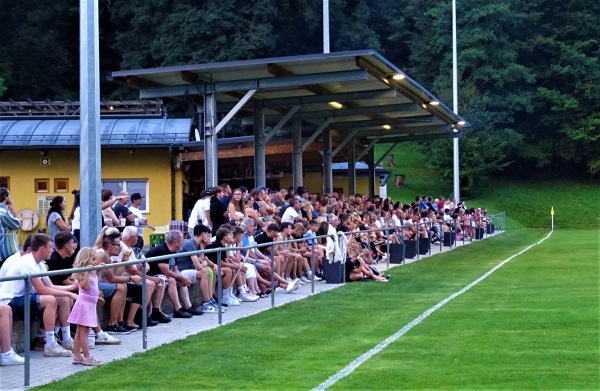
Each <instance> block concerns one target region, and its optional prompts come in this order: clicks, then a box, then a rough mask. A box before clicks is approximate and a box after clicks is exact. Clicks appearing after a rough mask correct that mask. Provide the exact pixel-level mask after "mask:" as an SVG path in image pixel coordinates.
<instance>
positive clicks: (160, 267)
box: [146, 231, 202, 322]
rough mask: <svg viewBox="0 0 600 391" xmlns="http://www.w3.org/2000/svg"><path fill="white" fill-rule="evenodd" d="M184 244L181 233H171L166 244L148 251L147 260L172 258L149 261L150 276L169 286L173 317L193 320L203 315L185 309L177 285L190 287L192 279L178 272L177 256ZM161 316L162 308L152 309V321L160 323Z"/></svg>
mask: <svg viewBox="0 0 600 391" xmlns="http://www.w3.org/2000/svg"><path fill="white" fill-rule="evenodd" d="M182 244H183V234H182V233H181V231H169V233H168V234H167V238H166V240H165V242H164V243H161V244H159V245H158V246H155V247H152V248H151V249H150V250H148V252H147V253H146V259H149V258H153V257H160V256H165V255H169V256H171V257H170V258H167V259H162V260H159V261H154V262H152V260H151V259H149V261H150V270H148V275H150V276H155V277H160V278H161V279H162V280H163V281H164V283H165V285H167V295H169V299H170V300H171V303H173V308H174V309H175V312H174V313H173V317H174V318H191V317H192V315H202V313H201V311H197V310H196V309H195V308H193V307H190V308H187V309H184V308H183V307H182V306H181V303H180V302H179V295H178V292H177V285H178V284H179V285H180V286H185V287H188V286H190V284H191V282H190V279H189V278H187V277H185V276H184V275H182V274H181V273H180V272H179V270H177V262H176V254H177V251H179V249H180V248H181V245H182ZM161 314H162V315H164V314H163V313H162V311H161V310H160V308H152V315H151V317H152V319H154V320H157V321H159V322H160V320H159V319H161V318H162V315H161Z"/></svg>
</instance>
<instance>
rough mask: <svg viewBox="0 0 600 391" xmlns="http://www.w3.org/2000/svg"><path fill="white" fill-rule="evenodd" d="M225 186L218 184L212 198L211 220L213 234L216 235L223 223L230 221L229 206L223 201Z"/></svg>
mask: <svg viewBox="0 0 600 391" xmlns="http://www.w3.org/2000/svg"><path fill="white" fill-rule="evenodd" d="M223 194H224V193H223V188H222V187H221V186H216V187H214V188H213V190H212V198H211V199H210V220H211V221H212V225H213V226H212V235H213V236H215V235H216V233H217V230H218V229H219V227H221V225H223V224H225V223H226V222H228V221H229V216H228V215H229V213H228V212H227V207H226V206H225V205H224V204H223V203H222V202H221V199H222V198H223Z"/></svg>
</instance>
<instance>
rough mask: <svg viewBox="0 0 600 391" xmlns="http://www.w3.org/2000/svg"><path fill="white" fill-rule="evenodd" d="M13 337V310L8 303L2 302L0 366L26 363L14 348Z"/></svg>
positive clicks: (0, 315)
mask: <svg viewBox="0 0 600 391" xmlns="http://www.w3.org/2000/svg"><path fill="white" fill-rule="evenodd" d="M11 337H12V310H11V308H10V306H8V305H6V304H0V366H9V365H23V364H25V359H24V358H23V357H21V356H19V355H18V354H17V353H15V351H14V350H12V347H11V345H10V339H11Z"/></svg>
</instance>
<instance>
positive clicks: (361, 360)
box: [313, 230, 554, 391]
mask: <svg viewBox="0 0 600 391" xmlns="http://www.w3.org/2000/svg"><path fill="white" fill-rule="evenodd" d="M553 232H554V231H553V230H552V231H550V232H549V233H548V235H546V236H545V237H544V238H543V239H541V240H540V241H538V242H536V243H533V244H531V245H530V246H528V247H526V248H524V249H523V250H521V251H519V252H518V253H516V254H514V255H511V256H510V257H508V258H507V259H505V260H504V261H502V262H500V263H499V264H497V265H496V266H494V267H493V268H492V269H490V270H489V271H488V272H486V273H485V274H483V275H482V276H481V277H479V278H478V279H476V280H475V281H473V282H471V283H470V284H468V285H467V286H465V287H464V288H462V289H461V290H459V291H458V292H456V293H453V294H452V295H450V296H448V297H446V298H445V299H444V300H442V301H440V302H439V303H437V304H436V305H434V306H433V307H431V308H429V309H428V310H426V311H425V312H423V313H422V314H421V315H419V316H417V317H416V318H415V319H413V320H412V321H411V322H410V323H408V324H407V325H405V326H404V327H402V328H401V329H400V330H398V331H397V332H396V333H395V334H393V335H391V336H389V337H388V338H386V339H385V340H383V341H382V342H380V343H379V344H377V345H376V346H375V347H373V348H372V349H370V350H369V351H367V352H366V353H364V354H362V355H360V356H359V357H357V358H356V359H355V360H354V361H352V362H351V363H350V364H348V365H347V366H346V367H344V368H342V369H341V370H339V371H338V372H336V373H335V374H334V375H332V376H330V377H329V378H328V379H327V380H325V381H324V382H323V383H321V384H319V385H318V386H317V387H315V388H313V391H323V390H326V389H328V388H329V387H331V386H333V385H334V384H335V383H337V382H338V381H340V380H341V379H343V378H344V377H346V376H348V375H350V374H351V373H352V372H354V371H355V370H356V368H358V367H359V366H361V365H362V364H363V363H365V362H366V361H367V360H369V359H370V358H371V357H373V356H374V355H376V354H377V353H379V352H381V351H382V350H383V349H385V348H386V347H387V346H388V345H390V344H391V343H393V342H395V341H397V340H398V339H399V338H400V337H402V336H403V335H404V334H406V333H407V332H409V331H410V330H412V329H413V328H414V327H415V326H417V325H418V324H419V323H421V322H422V321H423V320H425V319H426V318H427V317H428V316H429V315H431V314H432V313H434V312H435V311H437V310H438V309H440V308H441V307H443V306H444V305H445V304H447V303H448V302H450V301H452V300H453V299H455V298H456V297H458V296H460V295H462V294H463V293H465V292H467V291H469V290H470V289H471V288H472V287H474V286H475V285H477V284H479V283H480V282H481V281H483V280H485V279H486V278H487V277H489V276H490V275H491V274H492V273H494V272H495V271H496V270H498V269H500V268H501V267H502V266H504V265H505V264H507V263H508V262H510V261H511V260H513V259H514V258H516V257H518V256H519V255H521V254H523V253H525V252H527V251H529V250H530V249H532V248H533V247H535V246H537V245H538V244H541V243H543V242H544V241H545V240H546V239H548V238H549V237H550V236H551V235H552V233H553Z"/></svg>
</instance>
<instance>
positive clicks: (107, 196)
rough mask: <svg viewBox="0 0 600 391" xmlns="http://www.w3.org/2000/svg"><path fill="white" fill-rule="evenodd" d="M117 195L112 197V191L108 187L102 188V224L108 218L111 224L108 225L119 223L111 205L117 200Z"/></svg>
mask: <svg viewBox="0 0 600 391" xmlns="http://www.w3.org/2000/svg"><path fill="white" fill-rule="evenodd" d="M117 199H118V197H113V192H112V190H110V189H103V190H102V203H101V208H102V226H104V222H105V220H110V221H111V222H112V224H109V225H110V226H113V225H115V226H117V225H119V224H120V222H119V219H118V218H117V216H116V215H115V212H114V211H113V209H112V206H113V205H114V204H115V203H116V202H117Z"/></svg>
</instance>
